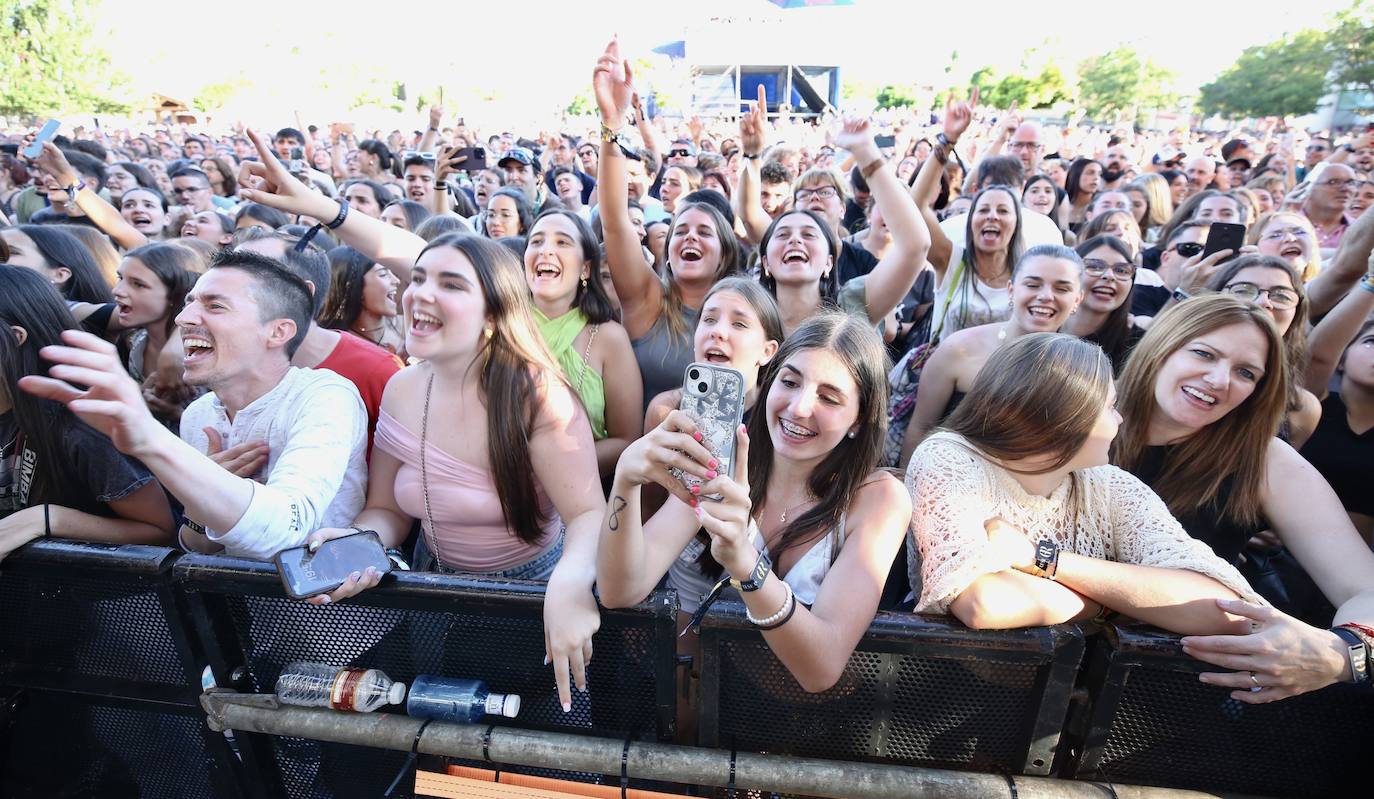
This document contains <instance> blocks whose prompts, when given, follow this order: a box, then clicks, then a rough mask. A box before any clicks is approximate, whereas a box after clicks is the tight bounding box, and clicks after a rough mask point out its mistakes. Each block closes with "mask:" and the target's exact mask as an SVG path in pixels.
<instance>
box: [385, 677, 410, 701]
mask: <svg viewBox="0 0 1374 799" xmlns="http://www.w3.org/2000/svg"><path fill="white" fill-rule="evenodd" d="M405 699H406V684H405V683H403V682H394V683H392V684H391V688H390V689H389V690H388V691H387V694H386V702H387V704H389V705H399V704H401V703H402V702H404V701H405Z"/></svg>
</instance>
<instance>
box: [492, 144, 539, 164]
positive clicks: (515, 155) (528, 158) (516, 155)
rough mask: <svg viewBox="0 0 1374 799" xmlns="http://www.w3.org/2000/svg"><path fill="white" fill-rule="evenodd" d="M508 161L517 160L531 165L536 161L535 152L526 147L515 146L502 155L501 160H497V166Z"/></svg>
mask: <svg viewBox="0 0 1374 799" xmlns="http://www.w3.org/2000/svg"><path fill="white" fill-rule="evenodd" d="M507 161H516V162H518V163H521V164H524V165H525V166H529V165H531V164H533V163H534V153H532V152H530V151H529V150H528V149H526V148H524V147H513V148H511V149H509V150H507V151H505V152H504V153H502V155H501V160H499V161H497V162H496V165H497V166H505V165H506V162H507Z"/></svg>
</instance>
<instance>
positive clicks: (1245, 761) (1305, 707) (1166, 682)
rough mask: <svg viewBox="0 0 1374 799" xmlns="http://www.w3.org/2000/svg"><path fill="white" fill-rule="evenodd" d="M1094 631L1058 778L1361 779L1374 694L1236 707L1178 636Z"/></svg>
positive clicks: (1239, 785)
mask: <svg viewBox="0 0 1374 799" xmlns="http://www.w3.org/2000/svg"><path fill="white" fill-rule="evenodd" d="M1097 639H1098V640H1097V641H1096V642H1095V643H1094V646H1093V647H1092V648H1091V649H1090V651H1089V655H1088V662H1087V665H1086V667H1085V672H1084V683H1085V685H1086V687H1087V691H1088V698H1089V700H1090V702H1089V703H1085V704H1083V705H1080V706H1078V707H1077V708H1076V709H1075V712H1074V713H1073V715H1072V717H1071V719H1070V722H1069V726H1070V729H1071V730H1072V732H1071V733H1069V734H1068V735H1066V739H1067V745H1066V746H1065V747H1064V750H1063V751H1064V754H1065V761H1066V762H1065V764H1064V768H1063V769H1062V775H1063V776H1065V777H1073V778H1078V779H1094V780H1101V779H1110V780H1112V781H1124V782H1129V783H1136V784H1144V785H1159V786H1166V787H1172V788H1197V789H1208V790H1217V791H1232V792H1239V793H1255V794H1268V795H1279V796H1329V795H1334V794H1336V793H1338V792H1340V791H1341V790H1344V789H1350V788H1356V787H1357V786H1358V787H1362V788H1366V789H1367V786H1368V773H1367V766H1368V764H1369V763H1370V762H1371V758H1374V732H1371V728H1370V722H1371V720H1372V719H1374V692H1372V691H1369V690H1367V689H1358V688H1355V687H1354V686H1349V685H1334V686H1331V687H1328V688H1324V689H1322V690H1320V691H1315V692H1312V693H1310V694H1304V695H1302V696H1297V697H1292V698H1290V699H1285V700H1283V701H1281V702H1273V703H1269V704H1264V705H1247V704H1243V703H1241V702H1237V701H1235V700H1234V699H1231V698H1230V689H1226V688H1220V687H1217V686H1209V685H1204V684H1202V683H1200V682H1199V681H1198V679H1197V675H1198V674H1199V673H1201V672H1203V671H1212V670H1215V667H1211V666H1208V665H1207V664H1205V663H1201V662H1199V661H1197V660H1194V659H1193V658H1191V657H1188V656H1187V655H1184V654H1183V652H1182V650H1181V648H1180V647H1179V643H1178V637H1177V636H1174V635H1170V634H1167V633H1162V632H1160V631H1158V630H1153V629H1149V628H1144V627H1133V626H1123V627H1119V628H1109V629H1107V630H1105V631H1104V634H1103V635H1100V636H1097ZM1362 793H1363V790H1356V791H1355V792H1354V793H1352V794H1350V795H1360V794H1362Z"/></svg>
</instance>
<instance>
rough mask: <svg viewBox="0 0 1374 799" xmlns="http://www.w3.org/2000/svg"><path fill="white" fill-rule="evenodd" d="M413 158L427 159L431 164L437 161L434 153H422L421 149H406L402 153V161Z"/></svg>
mask: <svg viewBox="0 0 1374 799" xmlns="http://www.w3.org/2000/svg"><path fill="white" fill-rule="evenodd" d="M412 158H418V159H420V160H421V161H425V162H428V163H431V164H432V163H434V161H435V155H434V153H422V152H420V151H419V150H406V151H405V152H404V153H401V160H402V161H409V160H410V159H412Z"/></svg>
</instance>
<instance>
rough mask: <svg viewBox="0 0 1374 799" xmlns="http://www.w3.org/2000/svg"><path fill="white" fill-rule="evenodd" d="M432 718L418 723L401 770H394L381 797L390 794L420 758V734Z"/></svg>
mask: <svg viewBox="0 0 1374 799" xmlns="http://www.w3.org/2000/svg"><path fill="white" fill-rule="evenodd" d="M433 720H434V719H425V720H424V721H422V722H421V723H420V727H419V729H417V730H415V740H413V741H411V742H410V754H408V755H406V762H404V763H402V764H401V770H400V771H398V772H396V779H394V780H392V781H391V785H389V786H387V789H386V790H385V791H384V792H382V796H383V797H388V796H391V794H392V793H394V792H395V791H396V787H397V786H399V785H400V784H401V780H403V779H405V776H406V772H407V771H409V770H410V769H411V767H412V766H415V765H416V762H417V761H418V760H419V759H420V736H422V735H424V734H425V728H426V727H428V726H429V723H430V722H431V721H433ZM416 768H417V769H418V766H416Z"/></svg>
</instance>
